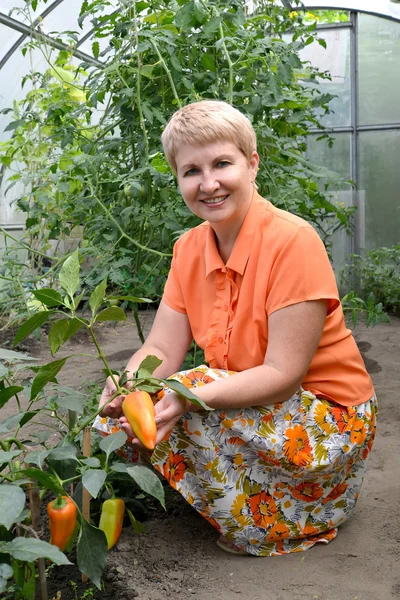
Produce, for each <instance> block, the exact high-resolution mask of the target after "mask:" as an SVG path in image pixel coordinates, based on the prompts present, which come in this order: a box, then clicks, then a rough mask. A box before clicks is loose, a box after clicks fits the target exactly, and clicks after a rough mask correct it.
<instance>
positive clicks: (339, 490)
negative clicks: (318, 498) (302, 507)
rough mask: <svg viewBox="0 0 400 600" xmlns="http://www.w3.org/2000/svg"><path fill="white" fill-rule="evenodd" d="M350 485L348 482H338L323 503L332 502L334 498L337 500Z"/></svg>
mask: <svg viewBox="0 0 400 600" xmlns="http://www.w3.org/2000/svg"><path fill="white" fill-rule="evenodd" d="M348 487H349V486H348V485H347V483H338V485H336V486H335V487H334V488H333V490H332V491H331V492H330V493H329V495H328V496H327V497H326V498H324V499H323V500H322V504H327V503H328V502H332V500H337V499H338V498H340V496H342V495H343V494H344V493H345V491H346V490H347V488H348Z"/></svg>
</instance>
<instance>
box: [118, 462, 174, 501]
mask: <svg viewBox="0 0 400 600" xmlns="http://www.w3.org/2000/svg"><path fill="white" fill-rule="evenodd" d="M127 473H128V475H130V476H131V477H132V479H133V480H134V481H135V482H136V483H137V484H138V486H139V487H140V489H142V490H143V491H144V492H146V493H147V494H150V496H153V497H154V498H156V499H157V500H158V501H159V502H160V504H161V506H162V507H163V508H164V509H165V494H164V488H163V486H162V483H161V481H160V480H159V478H158V477H157V475H156V474H155V473H154V471H152V470H151V469H149V468H148V467H143V466H141V465H135V466H133V467H128V468H127Z"/></svg>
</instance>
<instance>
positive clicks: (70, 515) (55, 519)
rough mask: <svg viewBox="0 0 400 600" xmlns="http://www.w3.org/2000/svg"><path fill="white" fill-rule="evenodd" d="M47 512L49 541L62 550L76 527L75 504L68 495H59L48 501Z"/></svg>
mask: <svg viewBox="0 0 400 600" xmlns="http://www.w3.org/2000/svg"><path fill="white" fill-rule="evenodd" d="M47 514H48V515H49V521H50V534H51V543H52V544H53V545H54V546H57V547H58V548H60V550H64V549H65V547H66V546H67V544H68V542H69V541H70V539H71V538H72V536H73V534H74V531H75V527H76V505H75V502H74V501H73V500H71V498H69V497H68V496H59V497H58V498H57V499H56V500H52V501H51V502H49V504H48V506H47Z"/></svg>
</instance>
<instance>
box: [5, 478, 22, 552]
mask: <svg viewBox="0 0 400 600" xmlns="http://www.w3.org/2000/svg"><path fill="white" fill-rule="evenodd" d="M24 506H25V492H24V491H23V490H22V489H21V488H20V487H18V486H16V485H9V484H8V483H2V484H1V485H0V525H4V527H5V528H6V529H10V527H11V525H12V524H13V523H15V522H16V520H17V519H18V517H19V515H20V514H21V513H22V511H23V509H24ZM0 552H1V550H0Z"/></svg>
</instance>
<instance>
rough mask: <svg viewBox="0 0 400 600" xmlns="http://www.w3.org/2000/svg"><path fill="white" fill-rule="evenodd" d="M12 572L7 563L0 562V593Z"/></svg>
mask: <svg viewBox="0 0 400 600" xmlns="http://www.w3.org/2000/svg"><path fill="white" fill-rule="evenodd" d="M12 574H13V569H12V567H11V566H10V565H8V564H7V563H0V594H2V593H3V592H4V591H5V589H6V585H7V579H10V577H11V576H12Z"/></svg>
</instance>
